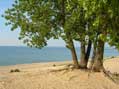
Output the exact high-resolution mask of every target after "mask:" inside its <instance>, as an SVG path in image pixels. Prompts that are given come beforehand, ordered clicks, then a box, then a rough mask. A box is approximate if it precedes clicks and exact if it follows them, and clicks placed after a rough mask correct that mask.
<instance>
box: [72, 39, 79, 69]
mask: <svg viewBox="0 0 119 89" xmlns="http://www.w3.org/2000/svg"><path fill="white" fill-rule="evenodd" d="M70 42H71V46H72V47H71V49H70V50H71V54H72V59H73V63H74V67H75V68H76V69H78V68H79V63H78V58H77V54H76V50H75V47H74V43H73V41H72V40H71V41H70Z"/></svg>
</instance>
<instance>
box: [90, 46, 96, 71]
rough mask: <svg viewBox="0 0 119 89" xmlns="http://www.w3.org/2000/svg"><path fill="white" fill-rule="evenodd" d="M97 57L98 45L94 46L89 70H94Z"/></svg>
mask: <svg viewBox="0 0 119 89" xmlns="http://www.w3.org/2000/svg"><path fill="white" fill-rule="evenodd" d="M95 55H96V44H94V45H93V54H92V59H91V61H90V65H89V69H92V67H93V63H94V59H95Z"/></svg>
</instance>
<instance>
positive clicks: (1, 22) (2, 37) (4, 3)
mask: <svg viewBox="0 0 119 89" xmlns="http://www.w3.org/2000/svg"><path fill="white" fill-rule="evenodd" d="M12 3H14V0H0V46H25V45H24V44H23V43H22V42H21V41H20V40H18V36H19V30H15V31H10V26H5V22H6V20H5V19H4V18H3V17H1V15H2V14H4V11H5V10H6V9H7V8H10V7H12ZM48 46H65V43H64V41H63V40H61V39H60V40H53V39H51V40H50V41H48Z"/></svg>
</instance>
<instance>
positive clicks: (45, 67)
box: [0, 57, 119, 89]
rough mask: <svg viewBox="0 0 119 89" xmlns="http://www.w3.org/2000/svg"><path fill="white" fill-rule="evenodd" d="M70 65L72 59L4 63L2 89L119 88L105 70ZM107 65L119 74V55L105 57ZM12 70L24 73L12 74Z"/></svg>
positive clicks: (112, 71) (0, 74)
mask: <svg viewBox="0 0 119 89" xmlns="http://www.w3.org/2000/svg"><path fill="white" fill-rule="evenodd" d="M69 64H71V62H70V61H69V62H49V63H33V64H19V65H13V66H1V67H0V89H119V84H116V83H114V82H112V81H111V80H110V79H109V78H108V77H106V76H105V74H104V73H103V72H100V73H94V72H89V71H84V70H80V69H79V70H75V69H74V70H73V69H72V68H68V69H64V68H67V67H66V66H67V65H69ZM104 67H105V69H106V70H107V71H110V72H111V73H119V57H115V58H110V59H109V60H105V61H104ZM11 69H19V70H20V72H13V73H10V70H11ZM63 69H64V70H63ZM57 70H58V71H57Z"/></svg>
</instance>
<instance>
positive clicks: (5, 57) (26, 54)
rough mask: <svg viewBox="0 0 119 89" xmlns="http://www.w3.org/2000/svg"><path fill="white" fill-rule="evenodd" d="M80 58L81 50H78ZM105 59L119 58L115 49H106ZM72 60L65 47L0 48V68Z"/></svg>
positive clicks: (118, 53)
mask: <svg viewBox="0 0 119 89" xmlns="http://www.w3.org/2000/svg"><path fill="white" fill-rule="evenodd" d="M76 51H77V55H78V58H79V57H80V55H79V54H80V52H79V51H80V49H79V48H76ZM104 56H105V57H111V56H119V52H118V51H117V50H115V49H113V48H105V53H104ZM67 60H71V55H70V51H69V50H68V49H67V48H64V47H46V48H43V49H36V48H28V47H15V46H11V47H9V46H0V66H3V65H15V64H24V63H36V62H53V61H67Z"/></svg>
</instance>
